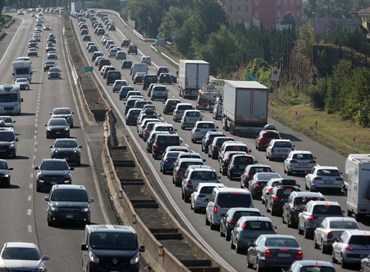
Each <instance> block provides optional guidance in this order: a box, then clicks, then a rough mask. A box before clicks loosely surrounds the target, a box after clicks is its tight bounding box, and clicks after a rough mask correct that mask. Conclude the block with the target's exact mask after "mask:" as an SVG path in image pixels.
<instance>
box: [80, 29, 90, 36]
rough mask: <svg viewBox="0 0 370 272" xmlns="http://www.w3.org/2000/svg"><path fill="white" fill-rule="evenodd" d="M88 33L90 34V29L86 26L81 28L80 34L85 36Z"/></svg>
mask: <svg viewBox="0 0 370 272" xmlns="http://www.w3.org/2000/svg"><path fill="white" fill-rule="evenodd" d="M88 34H89V30H88V29H86V28H83V29H81V31H80V35H82V36H84V35H88Z"/></svg>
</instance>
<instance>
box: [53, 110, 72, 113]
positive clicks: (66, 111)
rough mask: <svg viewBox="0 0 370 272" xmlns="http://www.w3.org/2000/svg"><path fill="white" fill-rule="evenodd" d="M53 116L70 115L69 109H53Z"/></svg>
mask: <svg viewBox="0 0 370 272" xmlns="http://www.w3.org/2000/svg"><path fill="white" fill-rule="evenodd" d="M53 114H71V110H70V109H55V110H53Z"/></svg>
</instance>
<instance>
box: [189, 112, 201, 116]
mask: <svg viewBox="0 0 370 272" xmlns="http://www.w3.org/2000/svg"><path fill="white" fill-rule="evenodd" d="M186 116H188V117H200V112H197V111H190V112H187V113H186Z"/></svg>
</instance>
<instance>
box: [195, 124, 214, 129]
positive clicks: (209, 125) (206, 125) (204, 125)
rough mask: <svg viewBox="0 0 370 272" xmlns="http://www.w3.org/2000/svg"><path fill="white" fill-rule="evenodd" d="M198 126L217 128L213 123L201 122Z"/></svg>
mask: <svg viewBox="0 0 370 272" xmlns="http://www.w3.org/2000/svg"><path fill="white" fill-rule="evenodd" d="M198 128H216V127H215V124H213V123H201V124H198Z"/></svg>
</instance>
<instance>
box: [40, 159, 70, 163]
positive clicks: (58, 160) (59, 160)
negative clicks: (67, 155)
mask: <svg viewBox="0 0 370 272" xmlns="http://www.w3.org/2000/svg"><path fill="white" fill-rule="evenodd" d="M47 161H57V162H67V161H66V160H65V159H43V160H42V162H47Z"/></svg>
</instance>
